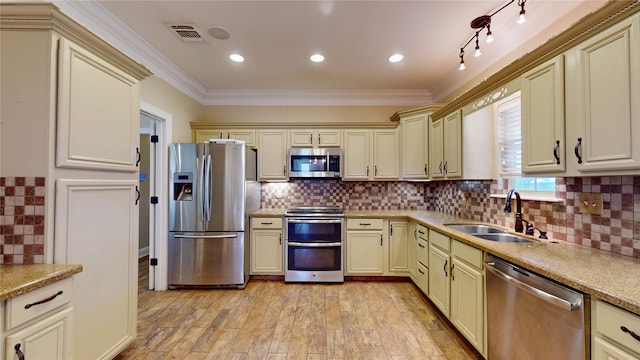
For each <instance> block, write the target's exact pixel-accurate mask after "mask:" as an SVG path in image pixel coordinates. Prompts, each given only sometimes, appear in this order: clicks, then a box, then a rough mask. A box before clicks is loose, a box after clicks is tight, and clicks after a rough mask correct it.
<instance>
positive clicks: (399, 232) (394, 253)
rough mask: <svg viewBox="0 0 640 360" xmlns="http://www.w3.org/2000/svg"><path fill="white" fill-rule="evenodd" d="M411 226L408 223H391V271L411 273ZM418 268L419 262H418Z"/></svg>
mask: <svg viewBox="0 0 640 360" xmlns="http://www.w3.org/2000/svg"><path fill="white" fill-rule="evenodd" d="M408 235H409V225H408V224H407V222H406V221H391V222H389V271H390V272H402V273H407V272H408V271H409V245H408V244H409V241H408ZM416 266H417V261H416Z"/></svg>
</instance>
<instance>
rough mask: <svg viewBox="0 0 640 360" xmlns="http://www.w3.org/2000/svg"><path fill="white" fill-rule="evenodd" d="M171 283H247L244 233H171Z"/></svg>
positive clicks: (188, 284) (189, 284)
mask: <svg viewBox="0 0 640 360" xmlns="http://www.w3.org/2000/svg"><path fill="white" fill-rule="evenodd" d="M168 250H169V251H168V253H169V264H168V270H169V286H172V287H181V286H238V287H244V286H245V284H246V282H245V272H244V267H245V266H244V252H245V249H244V233H242V232H237V233H236V232H221V233H194V232H178V233H170V235H169V249H168Z"/></svg>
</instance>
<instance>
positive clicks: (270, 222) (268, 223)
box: [251, 217, 282, 229]
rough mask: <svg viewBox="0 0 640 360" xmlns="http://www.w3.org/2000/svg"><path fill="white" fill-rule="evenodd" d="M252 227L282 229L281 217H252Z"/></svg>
mask: <svg viewBox="0 0 640 360" xmlns="http://www.w3.org/2000/svg"><path fill="white" fill-rule="evenodd" d="M251 228H252V229H282V218H262V217H258V218H252V219H251Z"/></svg>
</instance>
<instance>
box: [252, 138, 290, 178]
mask: <svg viewBox="0 0 640 360" xmlns="http://www.w3.org/2000/svg"><path fill="white" fill-rule="evenodd" d="M259 146H260V150H259V151H258V177H259V179H260V180H286V179H287V131H286V130H261V131H260V145H259Z"/></svg>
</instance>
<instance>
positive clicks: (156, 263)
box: [149, 258, 158, 266]
mask: <svg viewBox="0 0 640 360" xmlns="http://www.w3.org/2000/svg"><path fill="white" fill-rule="evenodd" d="M149 265H151V266H158V259H156V258H153V259H149Z"/></svg>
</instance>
